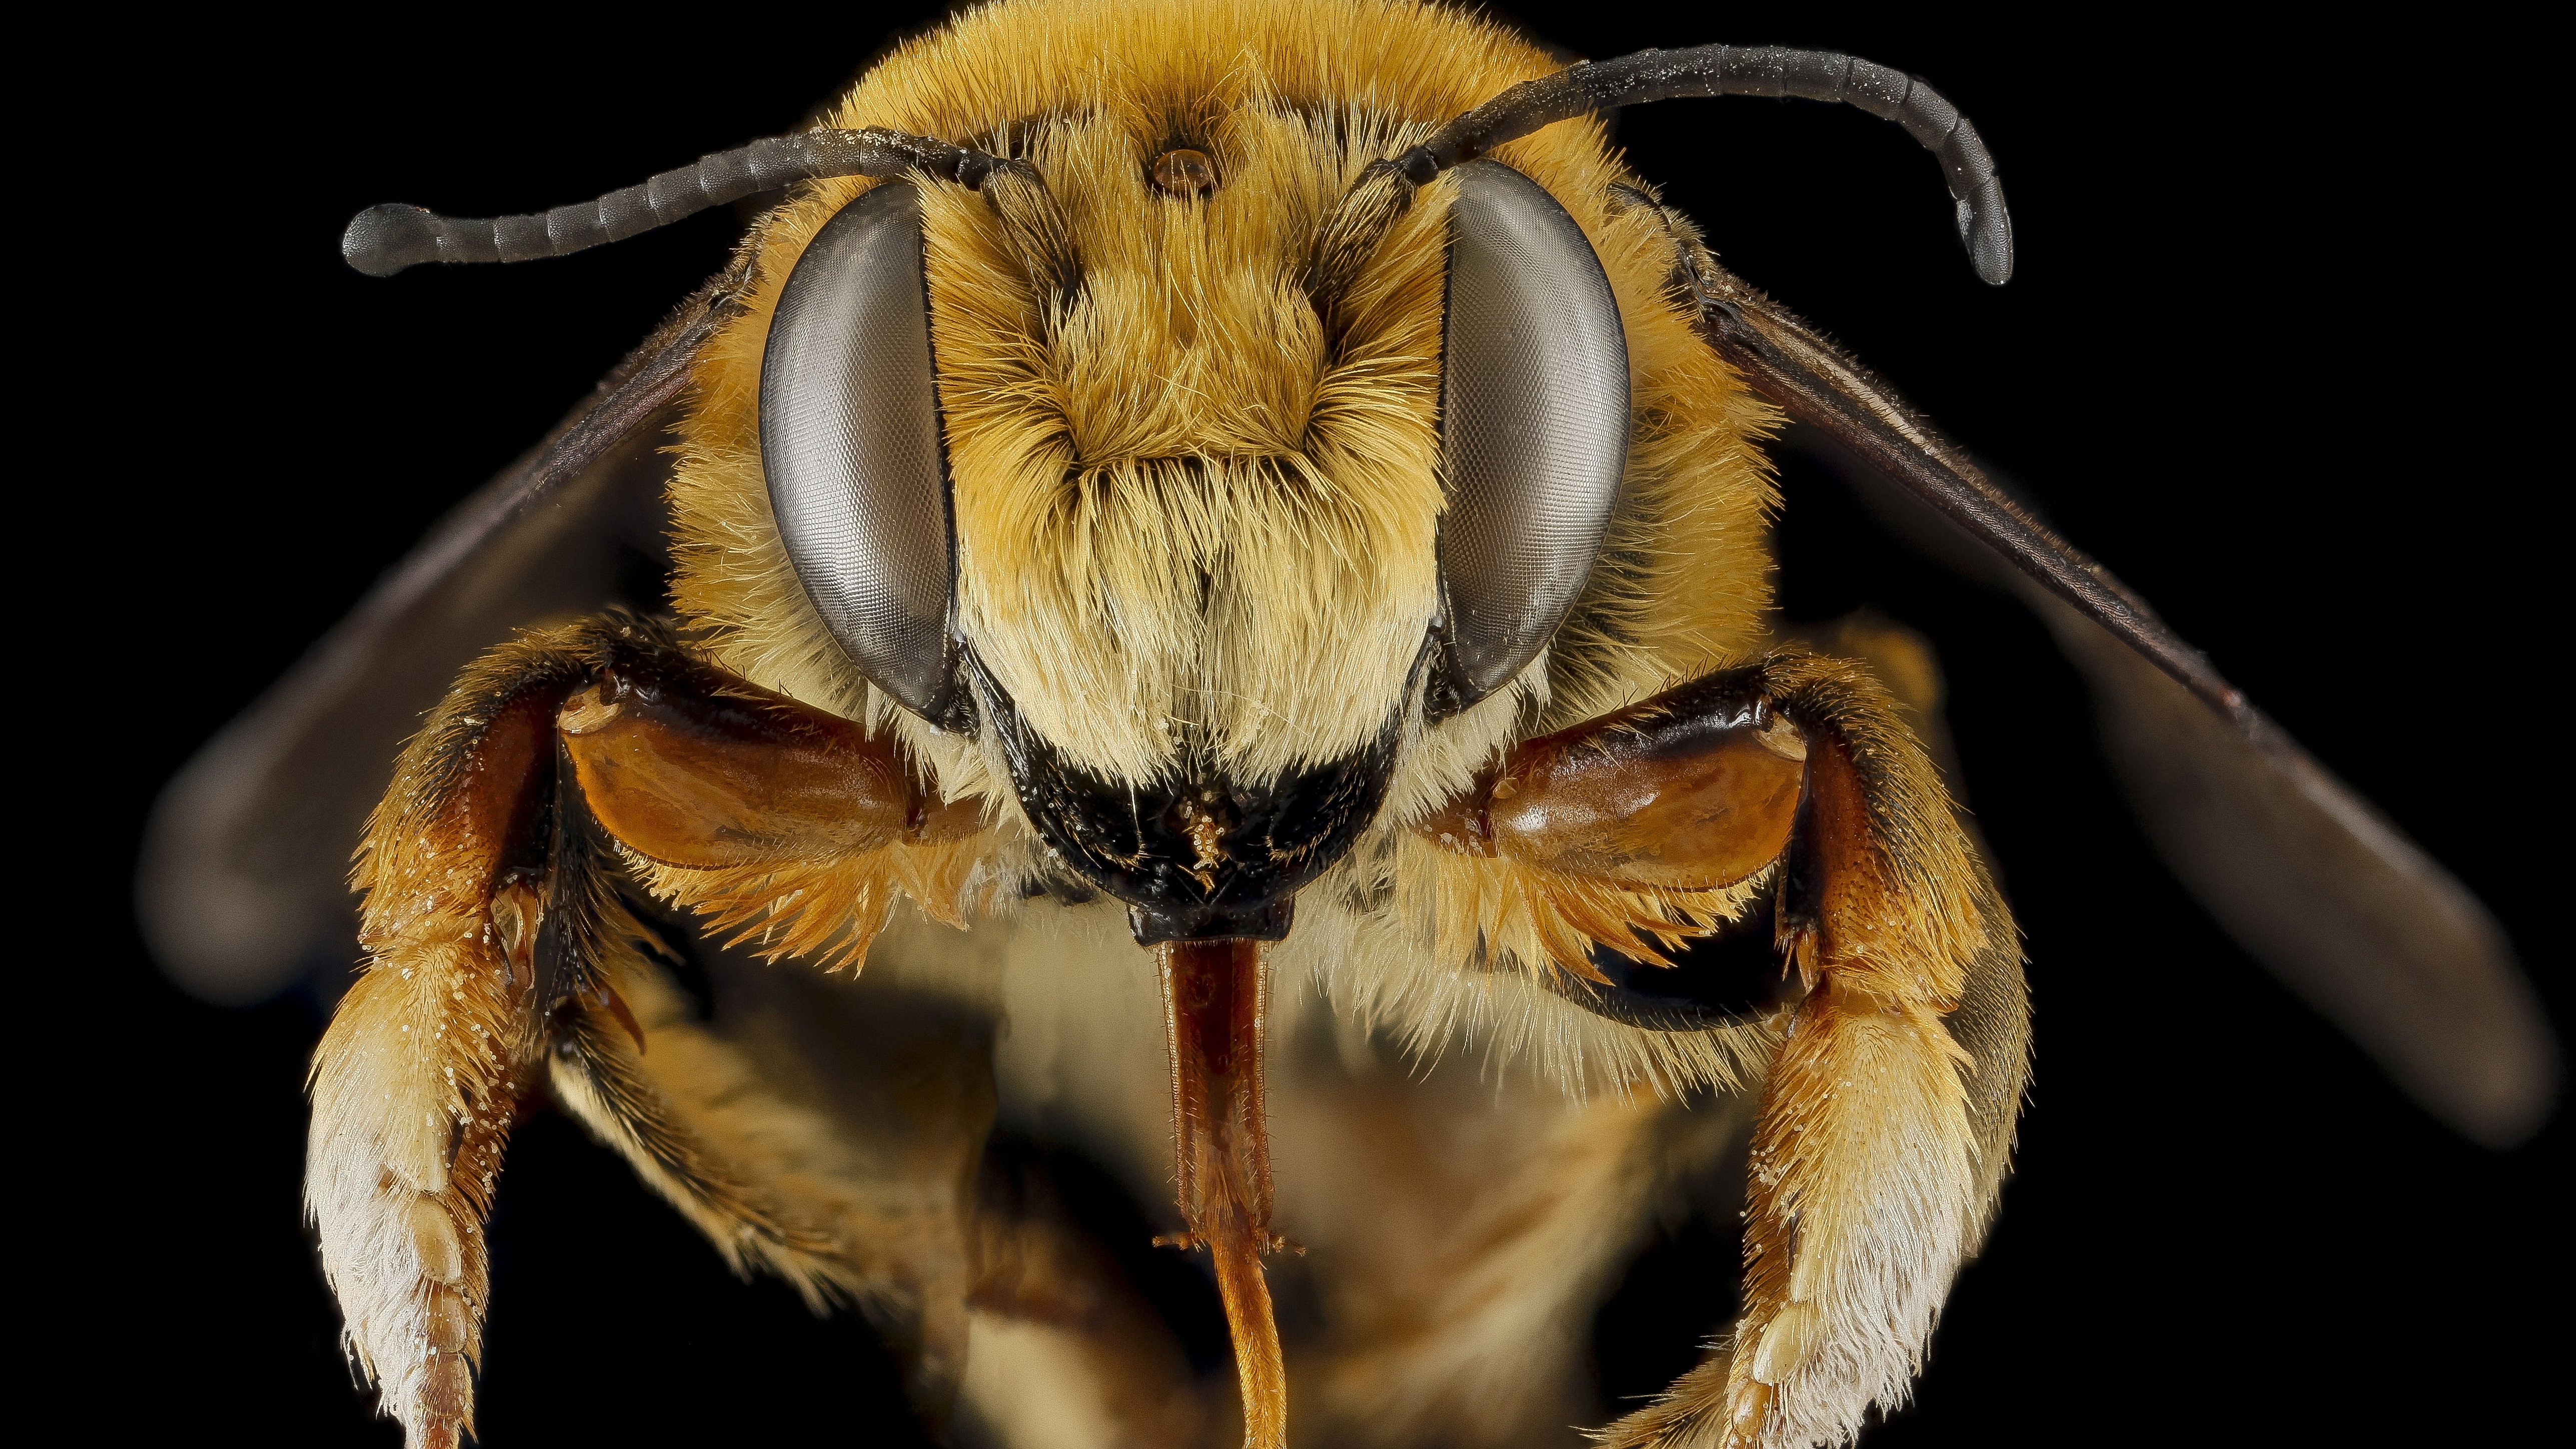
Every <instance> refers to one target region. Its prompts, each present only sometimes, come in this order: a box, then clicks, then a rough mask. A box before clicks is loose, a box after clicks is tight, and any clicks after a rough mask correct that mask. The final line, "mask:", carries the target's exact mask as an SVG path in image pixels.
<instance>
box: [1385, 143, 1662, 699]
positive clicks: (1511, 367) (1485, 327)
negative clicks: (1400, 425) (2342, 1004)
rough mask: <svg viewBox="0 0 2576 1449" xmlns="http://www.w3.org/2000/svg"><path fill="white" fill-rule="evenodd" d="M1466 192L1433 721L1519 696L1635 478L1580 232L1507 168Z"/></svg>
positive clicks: (1448, 401)
mask: <svg viewBox="0 0 2576 1449" xmlns="http://www.w3.org/2000/svg"><path fill="white" fill-rule="evenodd" d="M1457 176H1458V199H1457V201H1456V203H1455V204H1454V205H1453V206H1452V207H1451V208H1450V212H1449V304H1448V315H1447V317H1446V319H1445V321H1444V331H1445V332H1446V334H1447V335H1446V337H1445V339H1444V343H1443V346H1442V357H1441V373H1442V396H1441V403H1440V454H1441V467H1442V470H1443V472H1444V473H1445V474H1446V475H1447V477H1446V479H1445V481H1446V483H1447V485H1448V508H1447V511H1446V512H1444V513H1443V514H1442V515H1441V519H1440V588H1441V593H1442V594H1443V595H1444V613H1445V615H1446V620H1447V622H1446V625H1445V627H1444V628H1443V630H1442V631H1441V639H1440V643H1441V651H1440V659H1439V663H1438V666H1437V669H1436V671H1435V673H1434V675H1433V678H1432V680H1431V693H1430V698H1429V700H1428V704H1429V707H1430V711H1431V714H1432V716H1433V717H1434V718H1437V717H1439V716H1441V715H1445V714H1449V713H1454V712H1455V711H1457V710H1461V709H1464V708H1466V707H1467V706H1468V705H1471V704H1474V703H1475V702H1476V701H1478V700H1480V699H1483V698H1484V697H1485V696H1487V695H1489V694H1492V693H1493V692H1494V691H1495V690H1497V689H1500V688H1502V687H1503V686H1504V685H1505V684H1508V683H1510V682H1511V679H1512V676H1514V675H1516V674H1518V673H1520V672H1521V670H1522V669H1524V668H1526V667H1527V666H1528V664H1529V662H1530V661H1531V660H1533V659H1535V658H1537V657H1538V653H1539V651H1540V650H1542V649H1544V648H1546V647H1547V641H1548V640H1549V638H1550V637H1552V636H1553V635H1554V634H1555V633H1556V628H1557V625H1559V624H1561V623H1563V622H1564V620H1565V615H1566V611H1567V610H1569V609H1571V608H1573V607H1574V600H1575V598H1576V596H1577V595H1579V594H1581V593H1582V592H1583V585H1584V581H1585V580H1586V579H1588V578H1590V577H1591V575H1592V561H1593V559H1594V557H1595V556H1596V555H1598V554H1599V553H1600V551H1601V538H1602V535H1603V534H1604V532H1606V531H1607V530H1608V528H1609V526H1610V511H1611V509H1612V507H1613V506H1614V505H1615V504H1616V503H1617V502H1618V499H1619V480H1620V476H1621V475H1622V473H1624V472H1625V471H1626V468H1627V463H1628V338H1627V333H1626V332H1625V331H1624V330H1623V329H1622V328H1621V326H1620V321H1619V303H1618V299H1617V298H1615V297H1614V296H1612V295H1611V292H1610V279H1609V277H1608V276H1607V275H1605V274H1604V273H1603V272H1602V270H1601V259H1600V258H1599V257H1596V256H1594V255H1593V254H1592V244H1591V243H1590V242H1588V241H1586V240H1584V237H1583V228H1581V227H1580V226H1577V225H1576V224H1575V221H1574V218H1573V217H1571V216H1568V215H1566V212H1565V208H1564V207H1562V206H1559V205H1557V203H1556V198H1554V197H1552V196H1550V195H1548V194H1547V192H1546V191H1545V190H1543V189H1541V188H1540V186H1539V185H1538V183H1537V182H1534V181H1532V180H1530V179H1529V178H1528V177H1526V176H1523V175H1522V174H1520V173H1519V172H1517V171H1514V170H1513V169H1512V168H1510V167H1508V166H1505V165H1503V164H1501V163H1500V162H1497V161H1471V162H1469V163H1467V164H1466V165H1464V166H1461V167H1459V168H1458V171H1457Z"/></svg>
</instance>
